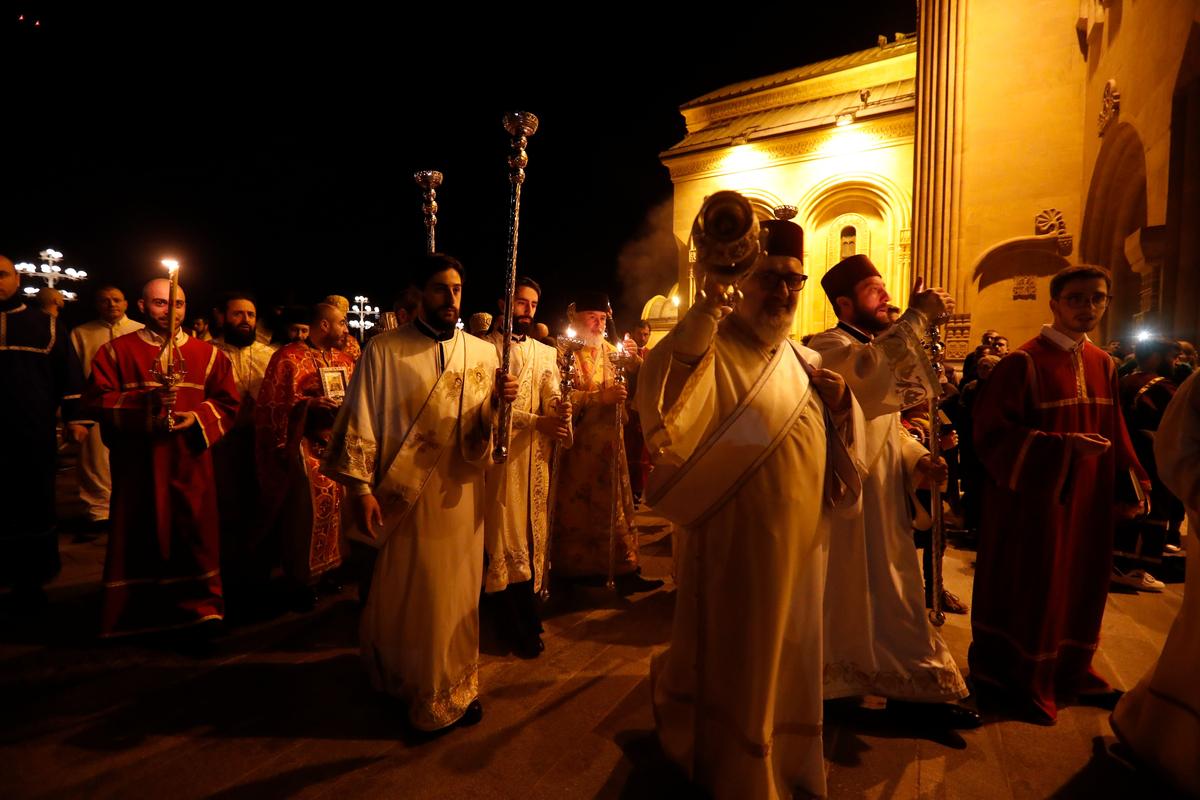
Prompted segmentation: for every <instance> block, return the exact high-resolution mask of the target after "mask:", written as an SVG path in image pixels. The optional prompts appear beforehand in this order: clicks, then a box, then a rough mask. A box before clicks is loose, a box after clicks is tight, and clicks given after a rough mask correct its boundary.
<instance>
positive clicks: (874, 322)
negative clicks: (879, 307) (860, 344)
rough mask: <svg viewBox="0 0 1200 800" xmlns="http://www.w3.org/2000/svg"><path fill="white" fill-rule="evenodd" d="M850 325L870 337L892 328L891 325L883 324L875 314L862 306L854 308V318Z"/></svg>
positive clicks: (888, 323)
mask: <svg viewBox="0 0 1200 800" xmlns="http://www.w3.org/2000/svg"><path fill="white" fill-rule="evenodd" d="M850 324H851V325H853V326H854V327H856V328H858V329H859V330H860V331H862V332H863V333H869V334H872V335H876V334H880V333H883V332H884V331H886V330H887V329H888V328H890V327H892V323H890V322H884V321H883V320H881V319H879V317H877V316H876V315H875V312H874V311H872V310H870V309H866V308H863V307H862V306H855V307H854V317H853V318H852V319H851V320H850Z"/></svg>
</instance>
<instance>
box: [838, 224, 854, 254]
mask: <svg viewBox="0 0 1200 800" xmlns="http://www.w3.org/2000/svg"><path fill="white" fill-rule="evenodd" d="M857 243H858V231H856V230H854V226H853V225H847V226H846V227H844V228H842V258H849V257H850V256H852V255H854V253H855V252H857V251H856V250H855V246H856V245H857Z"/></svg>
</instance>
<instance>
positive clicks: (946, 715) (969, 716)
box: [887, 699, 983, 730]
mask: <svg viewBox="0 0 1200 800" xmlns="http://www.w3.org/2000/svg"><path fill="white" fill-rule="evenodd" d="M887 710H888V711H889V712H891V713H892V714H895V715H896V716H898V717H900V718H901V719H903V720H904V721H905V722H909V723H914V724H919V725H925V726H936V727H939V728H949V729H952V730H970V729H972V728H978V727H979V726H980V725H982V724H983V720H982V719H981V718H980V716H979V712H977V711H974V710H973V709H970V708H967V707H966V706H962V705H959V704H958V703H911V702H907V701H904V700H890V699H889V700H888V701H887Z"/></svg>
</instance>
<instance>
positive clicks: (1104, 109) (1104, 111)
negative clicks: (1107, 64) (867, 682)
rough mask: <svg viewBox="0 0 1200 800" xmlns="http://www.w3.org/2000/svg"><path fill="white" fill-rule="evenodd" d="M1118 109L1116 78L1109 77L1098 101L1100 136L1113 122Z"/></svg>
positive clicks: (1119, 103) (1118, 93)
mask: <svg viewBox="0 0 1200 800" xmlns="http://www.w3.org/2000/svg"><path fill="white" fill-rule="evenodd" d="M1120 111H1121V93H1120V92H1119V91H1117V81H1116V79H1115V78H1109V79H1108V80H1107V81H1105V83H1104V99H1103V100H1102V101H1101V103H1100V119H1099V120H1097V122H1098V123H1099V128H1100V135H1101V136H1103V135H1104V132H1105V131H1107V130H1108V126H1109V125H1111V124H1112V123H1113V120H1115V119H1116V118H1117V114H1119V113H1120Z"/></svg>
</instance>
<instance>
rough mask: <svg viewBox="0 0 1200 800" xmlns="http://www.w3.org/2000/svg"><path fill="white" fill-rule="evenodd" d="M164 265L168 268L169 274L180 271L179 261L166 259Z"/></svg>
mask: <svg viewBox="0 0 1200 800" xmlns="http://www.w3.org/2000/svg"><path fill="white" fill-rule="evenodd" d="M162 265H163V266H164V267H166V268H167V272H174V271H175V270H177V269H179V261H178V260H177V259H174V258H164V259H163V260H162Z"/></svg>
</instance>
